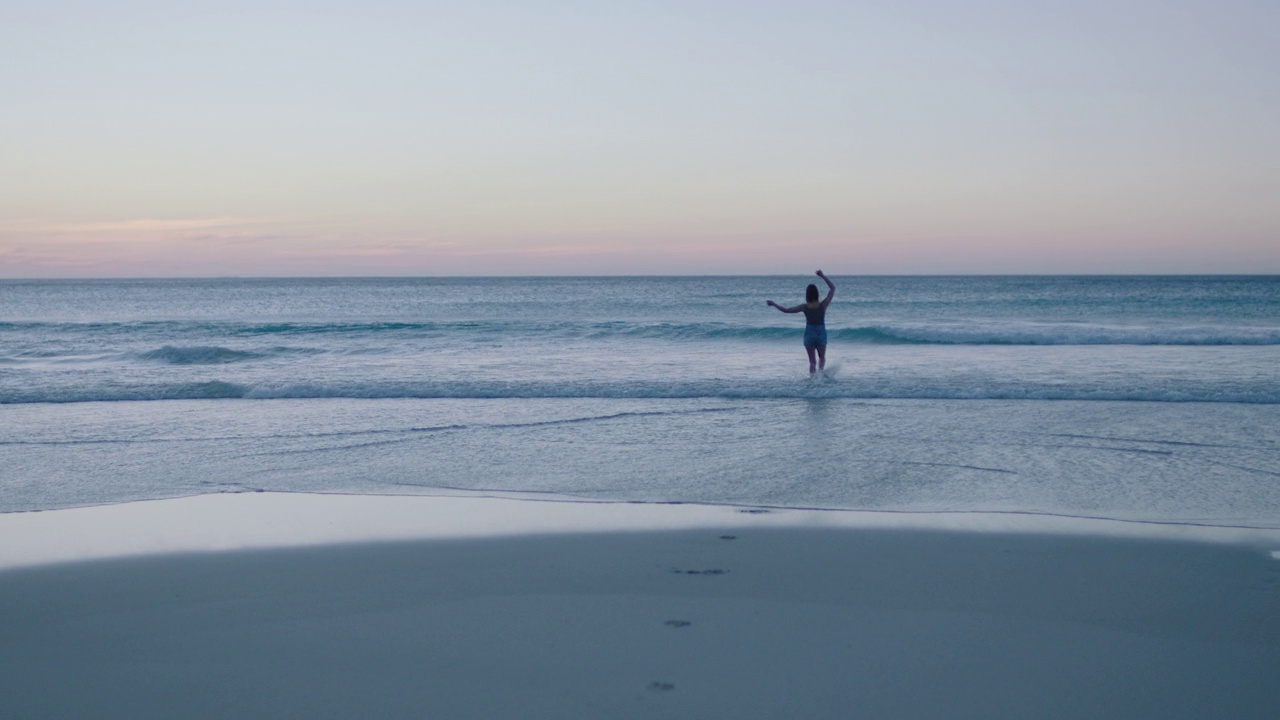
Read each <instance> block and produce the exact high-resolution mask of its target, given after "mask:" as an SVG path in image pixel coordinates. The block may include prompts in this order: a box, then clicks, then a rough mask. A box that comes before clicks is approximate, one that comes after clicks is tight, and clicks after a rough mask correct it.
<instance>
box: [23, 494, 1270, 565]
mask: <svg viewBox="0 0 1280 720" xmlns="http://www.w3.org/2000/svg"><path fill="white" fill-rule="evenodd" d="M739 526H742V527H751V528H777V527H802V528H839V529H847V530H903V531H941V532H960V533H998V534H1018V535H1039V534H1044V535H1050V536H1064V537H1101V538H1117V539H1126V538H1127V539H1138V540H1157V541H1173V542H1194V543H1214V544H1227V545H1240V546H1249V547H1257V548H1266V549H1271V550H1274V551H1277V552H1280V528H1266V527H1254V526H1231V525H1214V524H1208V523H1196V522H1183V521H1168V522H1164V521H1157V520H1116V519H1111V518H1096V517H1079V516H1071V515H1055V514H1049V513H1035V512H1014V511H989V512H967V511H932V512H911V511H899V510H845V509H837V508H792V507H778V506H760V505H737V504H714V503H694V502H644V501H626V500H620V501H614V500H595V499H588V498H573V497H568V496H562V495H551V494H541V493H493V492H487V491H467V490H445V489H442V490H439V491H436V492H432V493H422V494H413V495H391V494H387V495H370V494H347V493H293V492H253V491H251V492H222V493H211V494H205V495H190V496H185V497H177V498H164V499H157V500H141V501H130V502H123V503H114V504H108V505H92V506H86V507H76V508H64V509H56V510H39V511H26V512H12V513H0V572H3V571H5V570H8V569H12V568H21V567H31V566H39V565H46V564H53V563H66V562H82V561H95V560H108V559H113V558H124V557H135V556H148V555H163V554H173V553H196V552H225V551H236V550H253V549H273V548H290V547H306V546H323V545H340V544H348V543H368V542H389V541H408V540H443V539H461V538H487V537H505V536H518V535H542V534H549V533H554V534H573V533H607V532H625V531H633V532H634V531H651V530H687V529H708V528H711V529H714V528H733V527H739Z"/></svg>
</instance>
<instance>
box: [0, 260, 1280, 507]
mask: <svg viewBox="0 0 1280 720" xmlns="http://www.w3.org/2000/svg"><path fill="white" fill-rule="evenodd" d="M808 281H809V278H625V279H618V278H566V279H557V278H549V279H404V280H394V279H393V280H374V279H360V280H197V281H178V280H174V281H74V282H73V281H61V282H3V283H0V300H3V302H0V403H3V404H0V510H3V511H13V510H35V509H47V508H55V507H68V506H73V505H85V504H94V503H103V502H118V501H122V500H133V499H144V498H154V497H171V496H177V495H186V494H192V493H203V492H220V491H239V490H251V489H267V490H294V491H341V492H360V493H386V492H391V493H400V492H419V491H422V490H423V489H425V488H438V487H459V488H468V489H488V490H495V491H512V492H547V493H556V494H559V495H564V496H576V497H589V498H596V499H620V500H646V501H699V502H726V503H741V504H755V505H784V506H805V507H837V508H863V509H880V510H914V511H920V510H923V511H971V510H994V511H1009V512H1042V513H1054V514H1064V515H1083V516H1090V517H1115V518H1123V519H1136V520H1153V521H1175V522H1204V523H1212V524H1226V525H1261V526H1267V527H1280V483H1277V479H1280V452H1277V451H1278V450H1280V278H1273V277H1264V278H835V281H836V282H837V284H838V286H839V290H838V292H837V296H836V301H835V303H834V304H833V306H832V308H831V310H830V312H829V313H828V320H827V322H828V326H829V329H830V335H831V347H830V349H829V354H830V359H831V363H832V364H831V367H829V368H828V373H826V374H825V375H822V376H819V377H815V378H810V377H809V376H808V373H807V372H806V362H805V359H804V353H803V350H802V348H801V347H800V335H801V330H802V327H803V323H802V321H800V320H798V318H799V317H800V316H795V315H783V314H781V313H778V312H776V311H774V310H772V309H770V308H768V307H766V306H765V305H764V299H766V298H771V299H774V300H778V301H779V302H783V303H790V302H793V301H795V302H798V301H799V296H800V294H801V292H802V291H803V287H804V284H805V283H807V282H808Z"/></svg>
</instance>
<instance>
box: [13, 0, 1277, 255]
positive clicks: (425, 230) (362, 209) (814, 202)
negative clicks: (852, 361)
mask: <svg viewBox="0 0 1280 720" xmlns="http://www.w3.org/2000/svg"><path fill="white" fill-rule="evenodd" d="M817 267H822V268H824V269H826V270H828V271H830V272H836V273H1020V272H1027V273H1166V272H1175V273H1182V272H1189V273H1196V272H1265V273H1276V272H1280V3H1277V2H1274V1H1273V0H1256V1H1253V2H1247V1H1244V0H1216V1H1213V2H1208V1H1205V2H1186V1H1182V0H1160V1H1156V0H1151V1H1148V0H1134V1H1131V2H1126V1H1125V0H1108V1H1105V2H1100V1H1095V0H1075V1H1071V2H1067V1H1063V2H1037V1H1036V0H1025V1H1022V2H993V1H989V0H966V1H965V2H951V1H946V2H944V1H942V0H937V1H934V2H920V1H910V0H907V1H904V2H874V3H862V2H852V1H848V2H813V1H809V0H790V1H788V2H781V1H778V2H755V1H753V0H735V1H733V2H710V1H708V2H699V1H697V0H684V1H682V2H666V1H662V0H649V1H647V2H605V1H600V2H578V1H576V0H557V1H556V2H515V1H514V0H510V1H507V0H495V1H486V0H467V1H465V2H430V1H422V2H381V1H378V0H363V1H362V2H328V1H326V0H307V1H306V2H275V1H272V0H257V1H255V2H239V1H238V0H218V1H217V2H212V3H205V2H172V0H164V1H161V2H144V1H141V0H138V1H131V0H116V1H114V2H58V1H57V0H39V1H38V2H28V1H27V0H0V277H9V278H18V277H111V276H116V277H119V276H125V277H149V276H173V277H178V276H221V275H272V276H280V275H456V274H466V275H509V274H650V273H656V274H686V273H692V274H734V273H766V274H767V273H792V272H805V273H807V272H810V271H812V270H813V269H814V268H817Z"/></svg>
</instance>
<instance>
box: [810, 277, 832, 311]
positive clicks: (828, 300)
mask: <svg viewBox="0 0 1280 720" xmlns="http://www.w3.org/2000/svg"><path fill="white" fill-rule="evenodd" d="M814 274H815V275H817V276H818V277H820V278H822V281H823V282H825V283H826V284H827V288H829V289H828V290H827V297H826V299H824V300H823V301H822V307H826V306H828V305H830V304H831V298H833V297H835V296H836V284H835V283H833V282H831V278H829V277H827V276H826V275H823V274H822V271H821V270H819V271H818V272H816V273H814Z"/></svg>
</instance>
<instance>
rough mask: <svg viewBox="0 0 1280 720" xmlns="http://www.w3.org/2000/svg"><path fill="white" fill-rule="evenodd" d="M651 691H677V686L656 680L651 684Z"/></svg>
mask: <svg viewBox="0 0 1280 720" xmlns="http://www.w3.org/2000/svg"><path fill="white" fill-rule="evenodd" d="M649 689H650V690H675V689H676V686H675V685H674V684H673V683H669V682H662V681H660V680H655V681H654V682H651V683H649Z"/></svg>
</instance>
